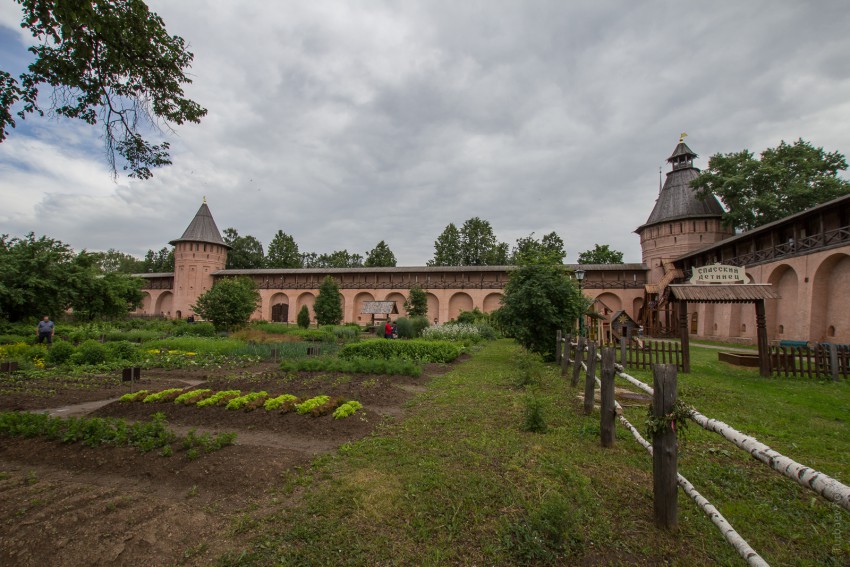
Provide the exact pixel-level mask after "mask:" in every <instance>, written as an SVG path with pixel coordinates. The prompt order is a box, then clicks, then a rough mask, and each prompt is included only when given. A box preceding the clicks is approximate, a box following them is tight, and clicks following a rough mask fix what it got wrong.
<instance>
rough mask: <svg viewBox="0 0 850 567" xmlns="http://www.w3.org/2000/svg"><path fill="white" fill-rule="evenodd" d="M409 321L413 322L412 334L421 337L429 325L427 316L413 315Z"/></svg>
mask: <svg viewBox="0 0 850 567" xmlns="http://www.w3.org/2000/svg"><path fill="white" fill-rule="evenodd" d="M410 322H411V323H412V324H413V336H415V337H421V336H422V333H423V332H424V331H425V329H427V328H428V327H430V326H431V323H430V322H429V321H428V319H427V317H413V318H411V319H410Z"/></svg>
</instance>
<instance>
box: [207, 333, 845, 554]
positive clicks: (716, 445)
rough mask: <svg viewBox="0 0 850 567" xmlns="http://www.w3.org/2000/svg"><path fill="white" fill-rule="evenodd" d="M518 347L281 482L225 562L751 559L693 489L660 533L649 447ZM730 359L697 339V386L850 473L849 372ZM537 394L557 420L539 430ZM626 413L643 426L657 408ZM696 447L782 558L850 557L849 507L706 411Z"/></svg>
mask: <svg viewBox="0 0 850 567" xmlns="http://www.w3.org/2000/svg"><path fill="white" fill-rule="evenodd" d="M519 355H520V351H519V349H518V348H517V347H516V346H515V345H514V344H513V343H512V342H510V341H497V342H493V343H488V344H487V345H485V346H484V347H483V348H482V349H481V350H479V351H478V352H476V353H475V354H474V356H473V358H472V359H471V360H469V361H467V362H465V363H463V364H462V365H460V366H458V367H456V369H455V370H453V371H452V372H450V373H449V374H446V375H444V376H440V377H435V378H433V379H432V380H431V382H430V384H429V387H428V390H427V392H426V393H424V394H422V395H420V396H419V397H418V398H417V399H416V401H415V402H414V403H413V404H412V406H411V408H410V415H409V417H407V418H406V419H405V420H404V421H403V422H391V423H389V424H385V425H384V426H383V427H382V428H380V429H379V431H378V433H377V434H376V435H374V436H372V437H369V438H366V439H364V440H362V441H360V442H357V443H352V444H349V445H345V446H343V447H342V448H341V449H340V450H339V451H338V452H337V453H336V454H334V455H330V456H326V457H323V458H320V459H317V460H316V461H314V463H313V465H312V466H311V467H309V468H307V469H305V470H300V471H293V472H291V473H289V474H288V475H287V476H286V477H285V479H284V483H283V485H282V486H279V487H278V488H277V490H276V491H277V492H278V493H279V494H276V495H275V496H280V501H281V502H287V504H286V505H285V506H284V505H280V506H279V507H278V509H275V508H274V507H271V509H270V510H271V511H270V512H269V511H266V512H264V513H263V514H258V515H257V516H256V517H255V518H253V519H254V520H255V521H256V525H255V526H254V527H253V528H252V529H251V530H249V531H248V532H246V537H247V538H248V539H247V540H246V541H247V542H249V543H248V544H247V546H246V549H245V550H244V553H240V554H236V555H231V556H225V557H222V558H221V559H220V564H224V565H230V564H256V565H273V564H274V565H277V564H280V565H305V564H310V565H318V564H350V565H373V564H398V565H405V564H408V565H413V564H416V565H444V564H460V565H472V564H479V565H490V564H494V565H526V564H529V563H541V564H545V563H552V562H555V563H560V564H573V563H576V564H614V565H616V564H629V565H632V564H637V565H656V564H671V565H707V564H719V565H730V566H731V565H741V564H742V561H741V560H740V558H739V557H738V556H737V555H736V553H735V552H734V551H733V550H732V548H731V547H730V546H729V545H728V544H726V542H725V540H724V539H723V538H722V536H721V534H720V532H719V531H718V530H717V529H716V528H715V527H714V525H713V524H711V523H710V521H709V520H708V519H707V518H705V516H704V515H703V513H702V512H701V511H700V510H699V509H698V508H697V507H696V506H695V505H694V504H693V503H692V502H691V501H690V500H689V499H688V498H687V497H686V496H685V495H684V494H683V493H681V492H680V496H679V502H680V510H679V517H680V528H679V532H678V533H677V534H670V533H667V532H663V531H659V530H657V529H656V528H655V527H654V525H653V520H652V478H651V468H652V466H651V460H650V457H649V455H648V454H647V453H646V452H645V450H644V449H643V448H642V447H640V446H639V445H637V443H635V442H634V441H633V440H632V438H631V435H630V434H629V433H628V432H627V431H625V430H624V429H623V428H618V430H617V441H616V444H615V447H614V448H612V449H602V448H601V447H600V446H599V415H598V411H597V412H595V413H594V414H593V415H591V416H589V417H585V416H583V415H581V411H580V407H581V406H580V400H578V399H577V395H579V394H580V392H579V389H576V390H571V389H570V388H569V386H568V385H567V383H568V380H565V379H563V378H561V377H560V375H559V372H558V369H557V368H555V367H554V366H553V365H547V366H543V365H540V366H539V367H538V368H536V369H532V371H529V368H528V360H527V359H526V358H525V357H523V356H519ZM716 357H717V351H715V350H711V351H708V350H707V349H694V356H693V359H694V360H693V366H694V370H695V372H694V373H693V374H691V375H690V376H684V377H682V380H681V384H682V387H683V390H684V392H683V394H682V397H683V398H685V399H686V400H687V401H688V402H690V403H692V404H693V405H695V406H696V407H698V408H699V409H700V411H702V412H703V413H705V414H706V415H709V416H710V417H717V418H720V419H723V420H725V421H727V422H728V423H730V424H731V425H733V426H736V427H738V428H739V429H741V430H743V431H745V432H749V433H754V434H756V436H758V437H759V438H760V439H761V440H762V441H764V442H766V443H768V444H771V445H773V446H774V447H775V448H776V449H777V450H780V451H787V452H788V454H789V456H792V457H793V458H796V459H797V460H799V461H801V462H804V463H806V464H812V465H813V466H818V467H822V470H823V472H825V473H827V474H830V475H832V476H834V477H836V478H839V479H842V480H844V481H845V482H847V481H848V478H850V462H848V456H850V430H848V423H847V416H848V415H850V412H848V405H850V386H848V384H846V383H841V384H830V383H804V382H801V381H800V382H790V381H778V380H775V379H762V378H760V377H758V376H757V374H756V373H754V372H750V371H746V370H740V371H739V370H730V369H728V368H726V367H725V365H720V363H716V362H713V361H716V360H717V359H716ZM529 376H531V379H529ZM644 378H645V376H644ZM529 396H533V397H534V400H536V401H538V402H539V404H540V411H541V416H542V419H544V420H545V422H546V425H547V427H546V430H547V432H546V433H533V432H527V431H523V427H524V419H525V411H526V407H527V405H526V403H527V400H528V399H529V398H528V397H529ZM776 410H778V411H781V412H787V411H795V412H801V415H799V416H797V417H792V416H791V415H787V416H784V417H778V416H775V415H774V412H775V411H776ZM627 413H628V416H629V417H630V419H632V421H633V422H634V423H636V424H637V425H638V427H639V428H642V423H643V416H644V415H645V406H642V407H638V408H633V409H627ZM768 431H770V432H771V433H770V435H768V434H767V432H768ZM681 460H682V466H681V472H682V473H683V474H684V475H685V476H687V477H688V478H689V480H691V482H693V483H694V485H695V486H696V487H697V489H698V490H700V491H701V492H702V493H703V494H704V495H705V496H707V497H708V498H709V499H710V500H712V502H713V503H715V505H717V506H718V508H719V509H720V511H721V512H722V513H723V514H724V515H725V516H726V517H727V519H728V520H729V521H730V522H731V523H732V525H733V526H735V527H736V528H737V529H738V531H739V532H740V533H741V535H742V536H743V537H744V538H745V539H747V540H748V541H749V542H750V543H751V545H753V546H754V547H755V549H756V550H757V551H759V552H760V553H762V555H763V556H764V557H765V559H766V560H767V561H768V562H770V563H771V564H775V565H844V564H847V562H848V561H850V545H848V543H847V540H848V538H847V535H848V534H850V514H847V512H845V511H843V510H840V509H838V508H837V507H836V506H834V505H832V504H829V503H827V502H825V501H823V500H822V499H819V498H817V497H814V495H813V494H812V493H810V492H808V491H806V490H804V489H802V488H801V487H799V486H797V485H796V484H795V483H793V482H792V481H790V480H787V479H784V478H783V477H781V476H780V475H778V474H777V473H776V472H774V471H772V470H770V469H768V467H766V466H764V465H762V464H761V463H758V462H756V461H754V460H753V459H752V458H750V457H749V456H748V455H746V454H744V453H743V452H741V451H739V450H738V449H736V448H735V447H734V446H732V445H731V444H729V443H727V442H725V440H723V439H722V438H720V437H719V436H717V435H715V434H710V433H707V432H703V431H702V430H701V429H700V428H699V427H698V426H696V425H695V424H692V426H691V427H690V437H689V440H688V443H687V445H686V447H685V448H684V451H683V452H682V456H681ZM296 491H297V493H298V494H299V497H298V498H296V499H294V502H295V503H294V504H293V503H292V502H293V500H292V499H290V498H287V497H288V496H291V495H292V494H294V493H296Z"/></svg>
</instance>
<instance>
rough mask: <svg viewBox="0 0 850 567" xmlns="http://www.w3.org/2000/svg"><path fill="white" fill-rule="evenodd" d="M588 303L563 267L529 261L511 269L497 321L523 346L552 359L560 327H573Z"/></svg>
mask: <svg viewBox="0 0 850 567" xmlns="http://www.w3.org/2000/svg"><path fill="white" fill-rule="evenodd" d="M586 306H587V301H586V300H585V298H584V297H583V296H582V294H581V292H580V291H579V289H578V287H577V286H576V284H575V281H574V280H572V279H571V278H570V277H569V276H568V275H567V271H566V269H565V268H564V267H563V266H561V265H553V264H526V265H523V266H520V267H519V268H518V269H516V270H515V271H513V272H511V275H510V279H509V280H508V283H507V284H506V285H505V290H504V296H503V298H502V307H501V308H500V309H499V310H498V311H497V312H496V313H497V315H496V320H497V322H498V324H499V326H500V327H501V328H502V330H503V331H504V332H505V333H506V334H507V335H508V336H511V337H513V338H515V339H516V340H517V341H518V342H519V343H520V344H521V345H522V346H524V347H525V348H527V349H528V350H530V351H532V352H536V353H539V354H541V355H543V357H544V358H545V359H547V360H552V359H554V354H555V340H554V339H555V335H556V334H557V332H558V330H559V329H561V330H563V329H570V328H572V327H573V325H574V324H575V322H576V320H577V319H578V317H579V315H580V314H581V313H583V312H584V310H585V309H586Z"/></svg>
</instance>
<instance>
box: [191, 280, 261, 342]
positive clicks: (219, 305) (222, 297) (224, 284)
mask: <svg viewBox="0 0 850 567" xmlns="http://www.w3.org/2000/svg"><path fill="white" fill-rule="evenodd" d="M259 305H260V292H258V291H257V286H256V284H255V283H254V281H253V280H251V279H249V278H247V277H238V278H225V279H221V280H219V281H217V282H216V283H215V284H214V285H213V286H212V287H211V288H210V289H209V290H207V291H206V292H204V293H203V294H201V296H200V297H198V300H197V302H196V303H195V305H193V306H192V308H193V309H194V310H195V312H197V313H198V314H199V315H200V316H201V317H203V318H204V319H207V320H208V321H211V322H212V324H213V325H214V326H215V330H216V331H229V330H234V329H238V328H239V327H242V326H244V325H245V324H246V323H248V319H250V318H251V314H252V313H253V312H254V311H256V309H257V307H258V306H259ZM196 324H197V323H196ZM186 325H187V327H188V326H191V325H189V324H188V323H187V324H186Z"/></svg>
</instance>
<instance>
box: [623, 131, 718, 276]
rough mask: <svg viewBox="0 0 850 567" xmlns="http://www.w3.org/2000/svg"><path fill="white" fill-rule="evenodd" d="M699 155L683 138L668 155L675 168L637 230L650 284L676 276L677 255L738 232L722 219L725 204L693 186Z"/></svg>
mask: <svg viewBox="0 0 850 567" xmlns="http://www.w3.org/2000/svg"><path fill="white" fill-rule="evenodd" d="M695 157H697V154H695V153H694V152H693V151H691V149H690V148H689V147H688V145H687V144H685V142H684V141H683V139H682V138H680V139H679V144H678V145H677V146H676V149H675V150H673V155H671V156H670V157H669V158H667V161H668V162H669V163H670V165H671V166H672V168H673V169H672V170H671V171H670V172H669V173H668V174H667V179H666V181H665V182H664V187H662V189H661V192H660V193H659V195H658V199H657V200H656V201H655V207H654V208H653V209H652V213H651V214H650V215H649V218H648V219H647V220H646V222H645V223H644V224H643V225H641V226H639V227H638V228H637V230H635V232H636V233H638V234H639V235H640V245H641V250H642V251H643V263H644V264H646V265H647V267H648V268H649V274H648V277H647V279H648V281H649V282H650V283H653V284H655V283H659V282H661V280H662V279H664V277H665V275H666V274H669V276H668V277H672V273H670V272H671V270H672V261H673V259H674V258H676V257H678V256H681V255H682V254H684V253H686V252H690V251H691V250H696V249H697V248H701V247H703V246H707V245H709V244H713V243H715V242H718V241H720V240H723V239H725V238H728V237H730V236H732V235H734V231H733V230H732V229H730V228H726V227H724V226H723V225H722V224H721V222H720V219H721V217H722V216H723V207H721V206H720V202H719V201H718V200H717V198H716V197H714V196H711V197H709V198H707V199H699V198H697V196H696V191H695V190H694V189H692V188H691V185H690V184H691V181H693V180H694V179H695V178H696V176H697V175H699V169H697V168H695V167H694V158H695ZM665 267H666V268H665ZM668 283H669V282H668ZM662 285H665V284H662Z"/></svg>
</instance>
